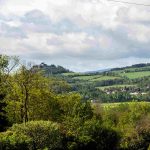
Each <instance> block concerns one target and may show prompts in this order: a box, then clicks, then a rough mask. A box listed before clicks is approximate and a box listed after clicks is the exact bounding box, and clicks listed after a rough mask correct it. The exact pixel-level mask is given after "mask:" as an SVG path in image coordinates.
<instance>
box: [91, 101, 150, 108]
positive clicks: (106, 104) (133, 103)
mask: <svg viewBox="0 0 150 150" xmlns="http://www.w3.org/2000/svg"><path fill="white" fill-rule="evenodd" d="M136 104H140V105H145V104H146V105H150V102H145V101H142V102H137V101H133V102H118V103H102V104H101V103H96V104H94V105H100V106H102V107H103V108H113V107H117V106H119V105H136Z"/></svg>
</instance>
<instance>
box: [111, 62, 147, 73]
mask: <svg viewBox="0 0 150 150" xmlns="http://www.w3.org/2000/svg"><path fill="white" fill-rule="evenodd" d="M143 67H150V63H141V64H135V65H132V66H126V67H121V68H113V69H111V71H117V70H124V69H131V68H143Z"/></svg>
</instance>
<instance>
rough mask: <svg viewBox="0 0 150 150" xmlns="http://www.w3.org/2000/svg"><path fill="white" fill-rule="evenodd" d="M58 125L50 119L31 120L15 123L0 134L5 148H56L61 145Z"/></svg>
mask: <svg viewBox="0 0 150 150" xmlns="http://www.w3.org/2000/svg"><path fill="white" fill-rule="evenodd" d="M61 138H62V137H61V134H60V129H59V125H58V124H56V123H53V122H50V121H31V122H28V123H26V124H15V125H13V126H12V128H11V129H10V131H7V132H5V133H2V134H1V135H0V142H1V143H2V144H1V148H2V149H3V148H5V149H45V148H48V149H49V150H51V149H57V148H60V147H61V146H62V145H61Z"/></svg>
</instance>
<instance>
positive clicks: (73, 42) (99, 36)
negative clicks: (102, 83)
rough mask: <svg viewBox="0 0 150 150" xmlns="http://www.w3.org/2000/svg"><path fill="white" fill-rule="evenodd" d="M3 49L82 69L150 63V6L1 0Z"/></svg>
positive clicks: (138, 0) (146, 1)
mask: <svg viewBox="0 0 150 150" xmlns="http://www.w3.org/2000/svg"><path fill="white" fill-rule="evenodd" d="M120 1H126V2H131V3H143V4H148V5H149V4H150V2H149V0H142V1H141V0H120ZM0 54H6V55H10V56H12V55H16V56H19V57H20V59H21V60H23V61H27V62H28V61H31V62H33V63H35V64H39V63H41V62H45V63H47V64H56V65H62V66H64V67H66V68H68V69H70V70H72V71H77V72H84V71H92V70H100V69H105V68H113V67H122V66H127V65H132V64H137V63H149V62H150V6H149V7H148V6H142V5H141V6H138V5H130V4H125V3H117V2H112V1H108V0H0Z"/></svg>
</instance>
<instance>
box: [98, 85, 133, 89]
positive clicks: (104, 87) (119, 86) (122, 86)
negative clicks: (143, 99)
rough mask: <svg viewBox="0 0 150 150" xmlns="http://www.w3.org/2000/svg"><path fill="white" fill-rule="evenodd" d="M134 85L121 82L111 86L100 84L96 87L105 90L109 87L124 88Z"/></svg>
mask: <svg viewBox="0 0 150 150" xmlns="http://www.w3.org/2000/svg"><path fill="white" fill-rule="evenodd" d="M135 86H136V85H127V84H122V85H119V84H118V85H111V86H102V87H97V88H98V89H100V90H105V89H109V88H125V87H135Z"/></svg>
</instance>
